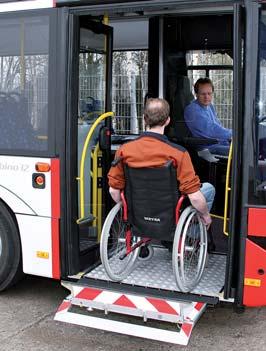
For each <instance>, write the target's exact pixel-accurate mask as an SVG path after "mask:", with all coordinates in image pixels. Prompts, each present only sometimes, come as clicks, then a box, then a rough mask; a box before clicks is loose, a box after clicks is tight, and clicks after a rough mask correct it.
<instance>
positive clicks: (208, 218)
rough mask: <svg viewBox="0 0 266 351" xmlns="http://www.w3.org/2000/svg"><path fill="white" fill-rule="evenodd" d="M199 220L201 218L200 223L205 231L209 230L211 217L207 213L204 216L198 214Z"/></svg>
mask: <svg viewBox="0 0 266 351" xmlns="http://www.w3.org/2000/svg"><path fill="white" fill-rule="evenodd" d="M200 216H201V218H202V221H203V223H204V224H205V225H206V227H207V229H209V227H210V225H211V223H212V219H211V216H210V214H209V213H206V214H204V215H203V214H200Z"/></svg>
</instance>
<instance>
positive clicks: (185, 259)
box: [100, 161, 207, 292]
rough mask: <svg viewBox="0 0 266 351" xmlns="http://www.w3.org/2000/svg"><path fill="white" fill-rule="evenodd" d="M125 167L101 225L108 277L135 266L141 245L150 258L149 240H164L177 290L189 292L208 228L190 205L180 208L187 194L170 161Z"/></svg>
mask: <svg viewBox="0 0 266 351" xmlns="http://www.w3.org/2000/svg"><path fill="white" fill-rule="evenodd" d="M124 171H125V179H126V186H125V190H124V191H122V192H121V199H122V201H121V202H119V203H117V204H116V205H115V206H114V207H113V208H112V210H111V211H110V212H109V214H108V215H107V217H106V220H105V222H104V225H103V228H102V235H101V242H100V256H101V261H102V264H103V266H104V269H105V272H106V274H107V276H108V277H109V278H110V279H111V280H112V281H116V282H120V281H122V280H123V279H125V278H127V277H128V275H129V274H131V273H132V271H133V270H134V266H135V265H136V263H137V262H138V258H139V256H141V255H140V253H141V250H143V249H146V251H147V250H148V255H147V256H148V257H147V258H150V257H151V256H152V253H153V248H152V246H151V243H152V242H153V243H157V244H159V243H161V242H167V243H169V244H170V245H172V268H173V273H174V277H175V281H176V285H177V288H178V290H179V291H181V292H189V291H192V290H193V289H194V288H195V287H196V286H197V284H198V283H199V281H200V279H201V277H202V274H203V271H204V267H205V261H206V256H207V230H206V226H205V225H204V224H203V222H202V220H201V218H200V216H199V214H198V212H197V211H196V210H195V209H194V208H193V207H192V206H191V205H190V206H187V207H186V208H184V204H185V202H186V201H187V199H186V198H185V196H179V193H178V184H177V179H176V168H175V165H174V162H172V161H169V162H167V163H166V164H165V165H164V166H162V167H156V168H131V167H129V166H128V165H124ZM166 246H167V247H168V245H166ZM169 251H171V250H169ZM169 255H170V252H169ZM144 256H145V255H144ZM144 259H145V258H144Z"/></svg>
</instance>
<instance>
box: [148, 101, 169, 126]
mask: <svg viewBox="0 0 266 351" xmlns="http://www.w3.org/2000/svg"><path fill="white" fill-rule="evenodd" d="M169 113H170V107H169V104H168V102H167V101H166V100H164V99H159V98H150V99H148V100H147V101H146V104H145V108H144V120H145V124H146V125H147V126H149V127H150V128H152V127H156V126H163V125H164V123H165V122H166V120H167V118H168V117H169Z"/></svg>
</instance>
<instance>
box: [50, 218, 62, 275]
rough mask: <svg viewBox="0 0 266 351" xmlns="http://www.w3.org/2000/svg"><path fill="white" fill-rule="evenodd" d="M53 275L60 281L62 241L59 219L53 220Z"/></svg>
mask: <svg viewBox="0 0 266 351" xmlns="http://www.w3.org/2000/svg"><path fill="white" fill-rule="evenodd" d="M51 224H52V228H51V229H52V274H53V278H54V279H60V240H59V219H57V218H52V219H51Z"/></svg>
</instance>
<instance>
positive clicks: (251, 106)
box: [238, 2, 266, 306]
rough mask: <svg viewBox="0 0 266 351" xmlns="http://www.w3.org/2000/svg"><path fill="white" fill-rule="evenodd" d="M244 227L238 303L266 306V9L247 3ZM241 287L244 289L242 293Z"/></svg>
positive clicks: (242, 228)
mask: <svg viewBox="0 0 266 351" xmlns="http://www.w3.org/2000/svg"><path fill="white" fill-rule="evenodd" d="M246 7H247V22H246V27H247V33H248V34H247V40H246V46H247V52H246V67H247V69H246V73H245V85H246V89H247V91H246V92H245V105H244V107H245V113H244V142H243V167H242V169H243V170H242V172H243V183H242V213H241V218H242V223H241V234H242V236H243V238H242V241H241V247H240V250H241V251H240V255H239V257H240V267H242V269H241V270H240V272H239V277H238V285H239V292H238V301H239V303H241V302H243V304H244V305H246V306H262V305H266V152H265V150H266V124H265V120H266V118H265V116H266V94H265V77H266V64H265V62H266V51H265V43H266V29H265V28H266V26H265V23H266V7H265V5H259V4H257V3H255V2H252V3H250V4H249V3H247V4H246ZM241 287H242V289H241Z"/></svg>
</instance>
